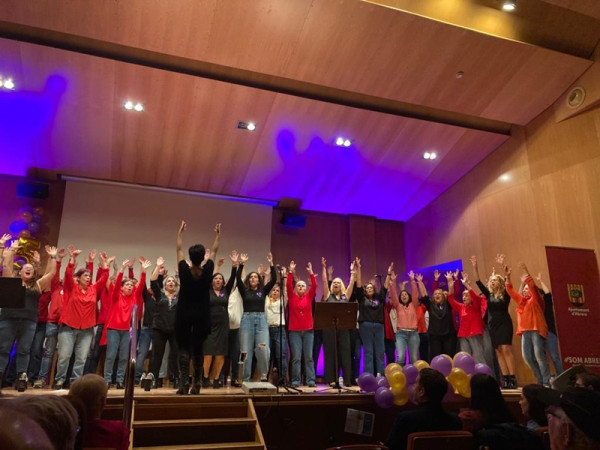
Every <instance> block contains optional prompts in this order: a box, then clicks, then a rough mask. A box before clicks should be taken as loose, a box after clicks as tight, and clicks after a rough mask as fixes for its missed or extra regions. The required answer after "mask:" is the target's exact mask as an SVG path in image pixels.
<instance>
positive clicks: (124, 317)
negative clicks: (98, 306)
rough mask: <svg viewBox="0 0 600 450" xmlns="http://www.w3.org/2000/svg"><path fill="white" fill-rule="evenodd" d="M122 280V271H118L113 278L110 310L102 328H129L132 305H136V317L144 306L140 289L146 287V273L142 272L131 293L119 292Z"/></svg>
mask: <svg viewBox="0 0 600 450" xmlns="http://www.w3.org/2000/svg"><path fill="white" fill-rule="evenodd" d="M122 281H123V272H120V273H119V275H117V279H116V280H115V285H114V288H113V292H112V298H111V306H110V311H109V313H108V318H107V320H106V323H105V327H104V329H107V328H110V329H112V330H129V327H130V325H131V311H132V310H133V306H134V305H137V307H138V317H139V311H140V310H141V308H142V307H143V306H144V299H143V298H142V291H143V290H144V289H145V288H146V273H145V272H142V275H141V276H140V281H139V282H138V284H137V285H136V286H135V288H134V290H133V292H132V293H131V295H128V296H125V295H123V294H122V293H121V282H122Z"/></svg>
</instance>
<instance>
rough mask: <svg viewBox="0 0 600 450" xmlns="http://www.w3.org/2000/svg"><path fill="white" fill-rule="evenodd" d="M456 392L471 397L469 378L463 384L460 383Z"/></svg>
mask: <svg viewBox="0 0 600 450" xmlns="http://www.w3.org/2000/svg"><path fill="white" fill-rule="evenodd" d="M458 393H459V394H460V395H462V396H463V397H465V398H471V380H468V382H467V383H465V384H461V386H460V387H459V388H458Z"/></svg>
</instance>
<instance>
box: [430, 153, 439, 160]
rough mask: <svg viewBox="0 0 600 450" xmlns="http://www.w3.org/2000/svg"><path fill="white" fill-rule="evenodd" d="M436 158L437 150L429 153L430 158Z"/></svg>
mask: <svg viewBox="0 0 600 450" xmlns="http://www.w3.org/2000/svg"><path fill="white" fill-rule="evenodd" d="M435 158H437V153H436V152H431V153H430V154H429V159H435Z"/></svg>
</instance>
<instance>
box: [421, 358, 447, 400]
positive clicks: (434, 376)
mask: <svg viewBox="0 0 600 450" xmlns="http://www.w3.org/2000/svg"><path fill="white" fill-rule="evenodd" d="M446 392H448V382H447V381H446V378H445V377H444V375H442V373H441V372H439V371H437V370H435V369H431V368H428V367H427V368H425V369H421V370H420V371H419V376H418V377H417V390H416V392H415V393H416V396H417V401H418V402H419V403H425V402H430V403H434V404H441V403H442V400H443V398H444V395H446Z"/></svg>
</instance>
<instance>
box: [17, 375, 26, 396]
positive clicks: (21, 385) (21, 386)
mask: <svg viewBox="0 0 600 450" xmlns="http://www.w3.org/2000/svg"><path fill="white" fill-rule="evenodd" d="M26 389H27V374H26V373H25V372H23V373H21V375H19V380H18V381H17V391H19V392H25V390H26Z"/></svg>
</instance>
